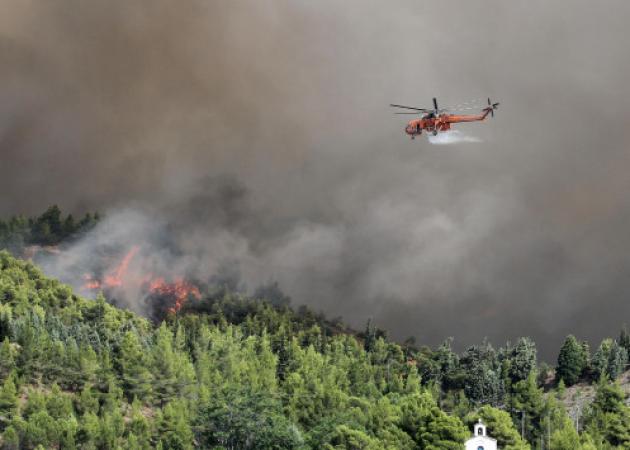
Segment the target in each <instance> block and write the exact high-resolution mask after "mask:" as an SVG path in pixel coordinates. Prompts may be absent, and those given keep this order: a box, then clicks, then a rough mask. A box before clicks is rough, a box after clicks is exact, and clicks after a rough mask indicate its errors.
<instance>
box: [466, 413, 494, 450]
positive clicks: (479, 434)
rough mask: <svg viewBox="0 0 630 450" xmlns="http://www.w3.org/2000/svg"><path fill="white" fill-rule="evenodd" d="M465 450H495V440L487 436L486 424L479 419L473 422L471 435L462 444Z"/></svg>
mask: <svg viewBox="0 0 630 450" xmlns="http://www.w3.org/2000/svg"><path fill="white" fill-rule="evenodd" d="M464 445H465V446H466V450H497V440H496V439H492V438H491V437H488V434H487V433H486V426H485V425H484V424H483V422H482V421H481V419H479V422H477V423H476V424H475V428H474V434H473V437H471V438H470V439H468V440H467V441H466V443H465V444H464Z"/></svg>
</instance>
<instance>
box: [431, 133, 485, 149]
mask: <svg viewBox="0 0 630 450" xmlns="http://www.w3.org/2000/svg"><path fill="white" fill-rule="evenodd" d="M428 138H429V142H430V143H431V144H435V145H449V144H459V143H462V142H481V139H479V138H477V137H475V136H469V135H467V134H464V133H462V132H461V131H459V130H449V131H443V132H441V133H438V134H437V135H436V136H433V135H430V134H429V135H428Z"/></svg>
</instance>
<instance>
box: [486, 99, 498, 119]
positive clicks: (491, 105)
mask: <svg viewBox="0 0 630 450" xmlns="http://www.w3.org/2000/svg"><path fill="white" fill-rule="evenodd" d="M498 107H499V103H492V101H491V100H490V97H488V107H487V108H486V110H487V111H490V115H491V116H492V117H494V110H495V109H497V108H498Z"/></svg>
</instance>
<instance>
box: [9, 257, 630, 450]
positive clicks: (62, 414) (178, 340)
mask: <svg viewBox="0 0 630 450" xmlns="http://www.w3.org/2000/svg"><path fill="white" fill-rule="evenodd" d="M0 299H1V305H0V340H1V341H2V344H1V345H0V376H1V380H0V381H1V382H2V388H1V389H0V428H1V429H2V446H3V448H35V447H37V446H42V447H43V448H68V449H70V448H101V449H109V448H147V449H148V448H194V447H199V448H225V449H227V448H231V449H237V448H238V449H242V448H245V449H246V448H252V449H254V448H255V449H268V448H270V449H272V448H278V449H280V448H295V449H300V448H304V449H306V448H314V449H321V448H328V449H337V448H338V449H383V448H386V449H436V450H437V449H449V448H452V449H461V448H463V441H464V440H465V439H466V438H467V436H468V435H469V433H470V431H469V425H470V424H471V423H472V422H474V421H475V420H476V419H477V418H478V417H482V418H483V419H484V420H485V421H486V423H487V424H488V426H489V430H490V433H491V434H492V435H494V436H495V437H497V438H498V439H499V442H500V444H501V445H502V448H505V449H524V448H529V445H530V444H528V443H527V442H524V441H522V440H521V438H520V436H519V432H518V431H517V430H518V428H517V427H515V425H514V423H515V421H516V423H519V424H520V421H519V420H520V418H521V416H523V417H524V418H525V419H524V422H523V424H524V427H523V428H524V431H525V434H526V436H527V437H528V438H529V441H530V442H531V444H533V446H534V447H536V448H538V447H539V446H540V442H543V441H545V440H547V439H548V440H549V441H550V442H551V448H554V449H565V448H566V449H568V448H584V449H586V448H614V447H612V446H619V448H623V447H624V446H626V445H628V442H629V441H630V437H629V433H628V429H629V427H628V418H629V417H630V413H629V411H628V409H627V407H626V406H625V404H624V402H623V395H622V394H621V392H620V391H619V388H618V387H616V386H615V385H614V384H608V383H607V382H606V381H605V380H604V379H602V382H601V385H600V386H599V388H598V391H597V395H596V398H595V401H594V403H593V407H592V408H591V409H590V410H589V411H587V412H585V414H584V416H585V417H584V420H585V422H584V424H585V425H584V428H583V430H584V431H582V433H581V435H578V434H577V433H576V432H575V430H574V427H573V423H572V421H571V420H570V418H569V416H568V415H567V413H566V411H565V409H564V408H563V407H562V406H561V404H560V403H559V402H558V401H557V400H556V396H555V395H554V394H553V393H552V394H549V395H544V394H543V391H542V389H540V388H539V387H538V385H537V381H536V375H537V371H536V367H535V357H534V358H531V355H532V348H531V347H532V344H531V341H529V340H522V341H519V344H518V345H516V346H514V347H510V350H507V349H501V350H499V351H494V350H493V349H492V348H491V347H490V346H489V345H488V344H484V345H482V346H477V347H473V348H471V349H469V350H468V351H467V352H465V353H464V354H463V355H456V354H454V353H453V352H452V351H450V349H449V348H448V345H443V346H442V347H440V348H439V349H437V350H436V351H429V350H428V349H420V350H417V351H416V350H414V349H410V348H403V347H401V346H400V345H398V344H396V343H393V342H389V341H387V340H386V339H384V338H383V337H380V336H376V335H375V333H374V332H373V331H371V330H370V329H368V330H367V331H366V333H365V334H364V336H363V337H362V338H361V339H359V338H357V337H356V336H354V335H351V334H345V333H333V332H330V330H329V331H326V330H324V329H323V328H322V327H320V326H319V325H318V324H317V320H315V319H314V318H313V317H310V318H309V317H308V314H306V313H305V312H304V311H303V312H302V313H296V312H293V311H292V310H291V309H290V308H288V307H287V306H281V307H274V306H272V305H271V304H268V303H265V302H260V301H258V300H254V299H247V298H244V297H243V296H240V295H235V294H230V293H229V292H224V293H223V297H222V298H221V299H218V298H216V296H215V297H214V298H209V299H206V300H202V301H201V302H200V303H199V304H198V305H196V307H195V311H194V312H193V311H190V310H189V311H184V310H183V311H181V312H180V314H179V315H178V316H175V315H171V316H169V317H167V320H165V321H164V322H162V323H160V324H153V323H151V322H149V321H147V320H145V319H143V318H140V317H138V316H136V315H134V314H132V313H130V312H127V311H122V310H119V309H116V308H115V307H113V306H110V305H109V304H107V302H106V301H105V299H104V298H103V297H99V298H98V299H97V300H96V301H91V300H85V299H82V298H80V297H78V296H76V295H75V294H73V292H72V290H71V289H70V288H69V287H67V286H64V285H62V284H60V283H59V282H57V281H55V280H51V279H48V278H46V277H45V276H43V275H42V274H41V272H40V271H39V270H38V269H37V268H36V267H34V266H33V265H32V264H31V263H29V262H25V261H21V260H17V259H15V258H13V257H12V256H10V255H9V254H8V253H7V252H2V253H0ZM237 312H239V313H238V314H237ZM528 355H529V356H528ZM495 357H496V358H497V359H496V362H493V361H495V360H494V359H493V358H495ZM497 362H498V364H497ZM495 373H496V374H499V378H498V379H493V378H492V374H495ZM493 405H494V406H493ZM508 405H509V406H508ZM520 411H523V413H520ZM545 430H548V431H550V433H549V434H545ZM546 448H547V447H546Z"/></svg>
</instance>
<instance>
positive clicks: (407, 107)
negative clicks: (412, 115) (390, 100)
mask: <svg viewBox="0 0 630 450" xmlns="http://www.w3.org/2000/svg"><path fill="white" fill-rule="evenodd" d="M389 106H392V107H394V108H403V109H413V110H414V111H423V112H428V111H431V110H430V109H426V108H414V107H413V106H404V105H394V104H390V105H389Z"/></svg>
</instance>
